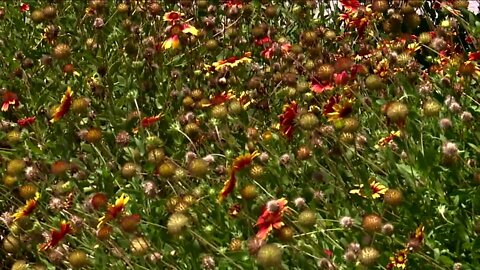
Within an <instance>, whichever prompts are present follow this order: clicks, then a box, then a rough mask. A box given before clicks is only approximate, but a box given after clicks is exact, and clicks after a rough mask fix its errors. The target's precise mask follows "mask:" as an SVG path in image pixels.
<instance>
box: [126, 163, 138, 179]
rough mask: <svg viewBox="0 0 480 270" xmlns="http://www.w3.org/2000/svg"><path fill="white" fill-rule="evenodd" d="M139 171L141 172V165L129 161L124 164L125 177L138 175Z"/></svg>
mask: <svg viewBox="0 0 480 270" xmlns="http://www.w3.org/2000/svg"><path fill="white" fill-rule="evenodd" d="M139 172H140V166H139V165H137V164H135V163H133V162H127V163H125V164H123V166H122V176H123V177H124V178H127V179H130V178H132V177H134V176H136V175H138V173H139Z"/></svg>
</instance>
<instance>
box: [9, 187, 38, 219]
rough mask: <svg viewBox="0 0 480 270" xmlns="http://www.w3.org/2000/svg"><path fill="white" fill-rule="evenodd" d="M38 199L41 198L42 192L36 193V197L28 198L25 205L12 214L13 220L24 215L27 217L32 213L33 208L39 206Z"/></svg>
mask: <svg viewBox="0 0 480 270" xmlns="http://www.w3.org/2000/svg"><path fill="white" fill-rule="evenodd" d="M38 199H40V193H38V192H37V193H36V194H35V198H33V199H30V200H27V202H26V203H25V205H24V206H23V207H21V208H20V209H18V210H17V212H15V214H13V215H12V217H13V221H16V220H18V219H20V218H22V217H26V216H28V215H30V214H31V213H32V212H33V210H35V208H37V203H38Z"/></svg>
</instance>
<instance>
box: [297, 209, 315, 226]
mask: <svg viewBox="0 0 480 270" xmlns="http://www.w3.org/2000/svg"><path fill="white" fill-rule="evenodd" d="M298 223H299V224H300V225H302V226H304V227H312V226H314V225H315V224H316V223H317V214H316V213H315V212H313V211H312V210H308V209H307V210H304V211H302V212H301V213H300V214H299V215H298Z"/></svg>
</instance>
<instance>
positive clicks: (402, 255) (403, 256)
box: [387, 249, 408, 270]
mask: <svg viewBox="0 0 480 270" xmlns="http://www.w3.org/2000/svg"><path fill="white" fill-rule="evenodd" d="M407 259H408V249H402V250H400V251H398V252H397V253H395V256H394V257H390V262H389V263H388V265H387V270H393V269H394V268H398V269H405V267H406V266H407Z"/></svg>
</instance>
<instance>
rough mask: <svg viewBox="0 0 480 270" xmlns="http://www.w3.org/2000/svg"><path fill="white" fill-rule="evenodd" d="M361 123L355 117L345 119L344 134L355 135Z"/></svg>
mask: <svg viewBox="0 0 480 270" xmlns="http://www.w3.org/2000/svg"><path fill="white" fill-rule="evenodd" d="M359 126H360V123H359V122H358V119H357V118H355V117H348V118H345V119H343V128H342V131H343V132H348V133H353V132H355V131H357V130H358V128H359Z"/></svg>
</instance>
